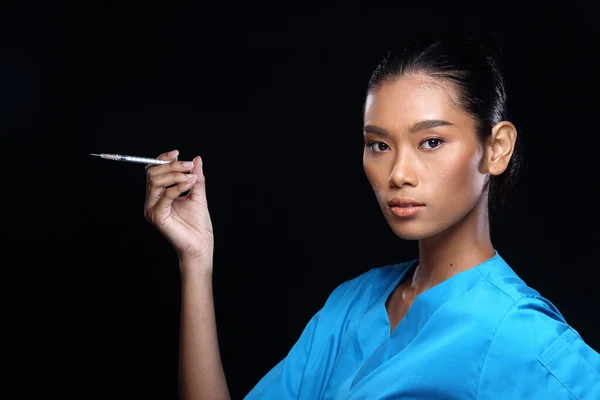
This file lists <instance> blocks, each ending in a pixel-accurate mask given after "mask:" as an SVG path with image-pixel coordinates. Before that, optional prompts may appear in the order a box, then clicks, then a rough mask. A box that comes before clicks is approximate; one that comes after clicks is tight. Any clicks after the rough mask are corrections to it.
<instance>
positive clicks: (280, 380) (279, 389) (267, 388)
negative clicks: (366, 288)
mask: <svg viewBox="0 0 600 400" xmlns="http://www.w3.org/2000/svg"><path fill="white" fill-rule="evenodd" d="M367 274H368V273H366V274H363V275H361V276H359V277H357V278H354V279H352V280H349V281H346V282H344V283H342V284H341V285H339V286H338V287H337V288H336V289H335V290H334V291H333V292H332V293H331V295H330V296H329V297H328V299H327V301H326V303H325V305H324V307H323V308H322V309H321V310H319V312H317V313H316V314H315V315H314V316H313V317H312V318H311V319H310V321H309V322H308V324H307V325H306V327H305V328H304V330H303V332H302V334H301V335H300V338H299V339H298V340H297V342H296V343H295V344H294V346H293V347H292V348H291V350H290V351H289V353H288V354H287V356H286V357H285V358H284V359H283V360H281V361H280V362H279V363H278V364H277V365H275V367H273V368H272V369H271V370H270V371H269V372H268V373H267V374H266V375H265V376H264V377H263V378H262V379H261V380H260V381H259V382H258V384H257V385H256V386H255V387H254V388H253V389H252V390H251V391H250V392H249V393H248V394H247V395H246V397H244V399H245V400H255V399H261V400H270V399H274V400H275V399H276V400H286V399H298V398H299V397H300V391H301V387H302V392H303V393H304V392H310V391H311V389H310V388H308V387H306V386H307V385H309V383H308V382H304V381H303V378H304V375H305V369H306V366H307V363H308V360H309V358H310V357H311V356H312V357H313V358H314V357H318V356H319V355H326V354H328V353H329V352H328V351H324V352H322V351H321V350H323V347H324V346H328V343H331V342H330V341H329V340H328V339H329V336H330V335H331V331H332V329H333V327H334V324H335V323H336V322H337V321H338V317H339V316H340V315H341V314H342V312H343V310H344V309H345V308H346V307H347V306H348V303H349V297H351V296H352V295H353V294H355V293H357V292H358V291H357V287H358V286H359V285H361V284H364V283H365V277H366V275H367ZM314 372H315V371H311V373H314ZM313 375H314V374H313ZM317 375H318V374H317ZM319 383H320V382H319ZM307 389H308V390H307Z"/></svg>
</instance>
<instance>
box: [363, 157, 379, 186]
mask: <svg viewBox="0 0 600 400" xmlns="http://www.w3.org/2000/svg"><path fill="white" fill-rule="evenodd" d="M363 168H364V170H365V175H367V179H368V181H369V183H370V184H371V186H372V187H373V188H374V189H376V188H379V187H380V186H381V179H382V178H381V177H380V176H379V175H380V174H379V175H378V174H377V168H376V167H375V166H374V165H373V164H371V163H366V162H363Z"/></svg>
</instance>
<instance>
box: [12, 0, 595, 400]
mask: <svg viewBox="0 0 600 400" xmlns="http://www.w3.org/2000/svg"><path fill="white" fill-rule="evenodd" d="M46 4H47V5H46V6H42V7H37V8H34V9H32V8H27V7H17V6H15V7H13V8H10V7H7V8H6V9H5V10H4V13H3V21H4V24H2V25H1V29H2V30H3V32H4V34H5V35H8V36H5V37H9V38H11V40H6V41H5V44H6V46H5V47H4V50H5V51H4V52H3V53H2V62H1V63H0V67H1V68H2V70H3V71H4V73H3V74H1V76H0V83H2V85H3V90H2V99H3V107H2V111H1V113H2V114H1V115H2V124H3V125H4V128H3V135H2V136H3V139H6V140H7V143H8V144H9V145H10V144H14V143H16V142H17V141H18V140H19V139H20V140H22V142H20V143H21V145H22V144H23V143H25V144H26V145H28V146H30V147H32V148H34V149H41V148H44V147H45V146H47V145H48V144H50V143H51V142H54V141H55V140H57V137H58V136H59V130H60V129H61V121H59V118H58V117H57V116H59V115H60V116H67V120H68V121H69V122H70V123H75V125H76V126H77V130H78V131H79V137H80V148H79V160H78V161H79V173H80V174H81V176H82V177H81V179H82V180H83V181H84V182H85V185H84V186H83V188H82V192H81V197H78V199H77V200H73V201H74V202H77V204H78V205H79V206H80V212H79V213H78V214H77V222H78V224H79V228H78V231H77V239H76V240H77V244H78V246H77V247H76V250H75V249H73V250H71V251H70V257H71V258H72V257H80V258H79V260H80V261H79V264H80V265H79V267H80V268H81V269H82V270H83V271H85V272H86V273H88V274H90V275H91V278H90V279H91V280H92V281H93V283H94V285H93V286H92V285H90V288H89V292H90V293H89V294H90V295H92V296H93V300H94V302H93V303H92V304H93V306H92V307H89V308H86V310H85V313H86V314H87V315H86V316H87V317H88V318H92V320H93V325H92V327H91V329H89V330H86V331H83V332H78V333H76V335H77V336H79V337H80V339H83V341H84V345H83V346H84V347H83V350H82V351H83V354H84V358H87V361H89V362H90V363H92V364H96V365H102V368H101V369H102V372H101V373H97V374H95V375H94V376H93V377H92V379H97V381H96V385H95V386H94V387H93V391H94V393H105V394H110V397H111V398H176V396H177V358H178V334H179V305H180V286H179V284H180V281H179V273H178V269H177V257H176V255H175V254H174V252H173V251H172V249H171V248H170V247H169V245H168V244H167V243H166V242H165V241H164V240H163V238H162V237H161V236H160V235H159V233H158V232H157V231H155V229H154V228H153V227H152V226H150V225H149V224H148V223H147V222H146V221H145V220H144V218H143V201H144V191H145V177H144V167H143V165H139V164H129V163H117V162H111V161H106V160H100V159H96V158H92V157H91V156H89V153H99V152H107V153H120V154H131V155H139V156H148V157H155V156H157V155H158V154H159V153H162V152H165V151H168V150H171V149H174V148H177V149H179V150H180V152H181V154H180V159H191V158H193V157H194V156H195V155H200V156H201V157H202V158H203V160H204V165H205V168H204V172H205V175H206V179H207V195H208V201H209V207H210V210H211V216H212V219H213V226H214V229H215V243H216V244H215V261H214V265H215V301H216V308H217V322H218V329H219V337H220V346H221V354H222V358H223V363H224V368H225V372H226V375H227V379H228V382H229V386H230V390H231V393H232V396H233V397H234V398H242V397H243V395H244V394H245V393H247V391H249V390H250V389H251V388H252V387H253V385H254V384H255V383H256V382H258V380H259V379H260V378H261V377H262V376H263V375H264V374H265V373H266V372H267V371H268V370H269V369H270V368H271V367H272V366H274V365H275V364H276V363H277V362H278V361H279V360H280V359H281V358H282V357H284V356H285V354H286V352H287V351H288V350H289V349H290V348H291V346H292V345H293V343H294V342H295V340H296V339H297V338H298V336H299V334H300V333H301V331H302V329H303V327H304V325H305V324H306V323H307V322H308V320H309V319H310V317H311V316H312V315H313V314H314V313H315V312H316V311H317V310H318V309H319V308H320V307H321V306H322V305H323V303H324V301H325V299H326V298H327V296H328V295H329V293H330V292H331V291H332V290H333V289H334V288H335V287H336V286H337V285H339V284H340V283H342V282H343V281H345V280H347V279H350V278H353V277H355V276H357V275H358V274H360V273H363V272H366V271H367V270H369V269H370V268H373V267H377V266H382V265H385V264H390V263H397V262H401V261H405V260H408V259H412V258H414V257H416V255H417V249H416V243H414V242H405V241H403V240H401V239H398V238H397V237H396V236H395V235H394V234H393V232H392V231H391V229H390V228H389V227H388V226H387V223H386V222H385V220H384V218H383V216H382V215H381V212H380V210H379V208H378V206H377V203H376V200H375V197H374V195H373V193H372V191H371V189H370V186H369V185H368V182H367V180H366V178H365V176H364V172H363V169H362V151H363V147H362V145H363V142H362V105H363V101H364V93H365V87H366V83H367V80H368V77H369V74H370V73H371V70H372V69H373V68H374V66H375V64H376V62H377V60H378V59H379V57H380V56H381V55H382V54H383V52H384V51H385V50H386V49H387V48H388V47H389V46H391V45H393V44H394V43H395V42H396V41H397V40H398V39H400V40H402V39H403V38H405V37H406V36H407V35H408V34H410V33H412V32H415V31H417V30H427V29H433V28H439V27H448V28H465V29H470V30H473V29H474V30H484V29H487V30H492V31H494V32H495V33H496V34H497V35H498V36H499V37H500V38H501V39H502V41H503V52H502V57H501V66H502V68H503V71H504V74H505V77H506V80H507V88H508V94H509V112H510V115H511V120H512V121H513V122H514V123H515V124H516V126H517V128H518V131H519V134H520V135H521V137H522V138H523V141H524V142H523V144H524V150H525V152H524V153H525V154H524V155H525V161H526V164H525V168H524V170H523V171H522V172H523V175H522V179H521V180H520V183H519V185H518V194H517V195H516V196H515V197H513V200H512V203H511V206H512V207H511V209H510V210H509V212H507V213H505V214H504V215H503V216H502V218H501V220H500V223H499V224H498V225H495V226H494V232H493V240H494V245H495V247H496V249H498V250H499V252H500V254H501V255H502V256H503V257H504V259H505V260H507V261H508V262H509V264H510V265H511V266H512V267H513V268H514V269H515V270H516V271H517V272H518V273H519V274H520V276H521V277H522V278H523V279H524V280H525V281H526V282H527V283H528V284H529V285H530V286H532V287H534V288H536V289H537V290H538V291H540V292H541V293H542V295H544V296H545V297H547V298H549V299H550V300H551V301H552V302H554V304H556V305H557V306H558V308H559V309H560V310H561V312H562V313H563V315H564V316H565V317H566V319H567V321H568V322H569V323H570V324H571V325H572V326H573V327H574V328H575V329H576V330H578V332H579V333H580V334H581V335H582V336H583V338H584V339H585V340H586V341H587V342H588V343H589V344H590V345H591V346H592V347H593V348H594V349H595V350H597V351H598V350H600V326H599V323H598V311H597V310H598V308H599V307H600V300H599V298H598V294H597V287H598V283H597V280H596V279H595V277H596V275H597V271H596V269H597V268H598V264H597V262H596V260H597V255H596V254H597V237H598V235H597V232H596V227H597V226H598V222H599V220H598V211H597V197H596V196H595V192H596V191H597V189H598V177H597V170H598V167H597V166H598V161H597V160H598V156H597V153H598V149H599V145H600V141H599V140H598V134H597V129H598V128H597V125H598V124H597V115H598V111H597V109H598V105H599V102H598V97H597V96H598V91H599V89H600V78H599V77H598V72H597V71H599V70H600V61H599V57H598V54H597V52H598V44H599V38H600V35H599V29H598V25H597V23H596V21H594V20H593V19H592V18H593V15H594V12H593V8H592V6H589V7H588V8H583V7H574V6H572V5H571V8H566V7H565V6H561V7H560V8H558V7H557V8H554V9H536V10H535V12H531V13H525V11H524V10H523V9H518V8H514V9H506V8H500V5H495V6H493V7H490V9H493V12H489V11H486V12H484V11H482V10H474V9H468V8H464V9H456V8H446V9H440V8H433V6H432V5H431V4H429V5H428V6H429V7H428V8H427V7H425V6H423V7H417V6H415V4H413V3H412V2H410V3H407V4H405V5H402V6H396V7H394V8H392V7H383V6H382V7H378V8H375V7H371V8H365V7H359V6H351V5H348V4H342V3H340V4H339V5H334V4H330V5H327V6H323V3H319V5H318V4H317V3H314V4H309V3H303V5H302V6H300V5H297V6H291V5H287V4H286V5H285V6H284V5H279V6H273V5H266V4H265V5H262V6H261V5H258V6H257V5H256V4H251V3H247V4H246V5H239V4H235V3H217V2H215V3H211V2H158V3H153V2H148V3H140V4H135V3H127V4H126V5H125V4H124V3H118V4H117V3H115V4H111V3H101V4H100V3H97V4H93V3H87V2H86V3H85V5H83V4H82V5H80V6H79V7H78V9H77V12H78V14H76V18H75V22H76V24H75V26H76V29H75V30H74V31H72V33H71V34H70V35H68V39H69V40H73V41H74V42H75V43H77V46H75V48H74V51H73V53H72V55H73V57H72V61H73V64H71V65H72V66H73V67H74V68H73V69H72V75H70V77H72V78H75V82H76V87H75V89H76V96H73V97H72V98H73V99H75V103H76V104H75V105H74V107H73V108H71V109H70V110H69V113H65V112H64V111H65V110H64V108H61V107H63V105H64V104H66V103H64V102H61V101H59V99H64V98H65V96H66V91H67V88H66V86H64V85H63V81H62V79H63V77H64V68H63V64H62V62H61V60H62V58H61V57H62V55H61V52H60V49H61V48H62V45H63V44H64V41H66V40H67V36H65V35H62V34H61V32H62V28H61V27H60V26H58V25H59V22H58V21H59V19H60V18H56V17H57V16H58V15H59V14H61V13H62V11H57V10H58V8H56V9H55V8H53V7H52V6H51V5H48V4H49V3H46ZM92 4H93V5H92ZM571 4H572V3H571ZM26 47H27V50H23V49H25V48H26ZM25 110H27V111H25ZM72 111H75V112H72ZM13 142H14V143H13ZM38 162H42V161H41V160H38ZM83 175H85V177H83ZM81 203H83V204H81ZM55 235H56V236H55V237H53V238H48V241H52V240H56V241H58V240H60V235H61V234H60V233H59V232H57V233H55ZM86 289H87V288H86ZM95 289H97V290H95ZM75 301H76V300H73V302H75ZM78 318H79V316H74V318H73V319H74V320H75V321H77V319H78ZM74 334H75V333H74Z"/></svg>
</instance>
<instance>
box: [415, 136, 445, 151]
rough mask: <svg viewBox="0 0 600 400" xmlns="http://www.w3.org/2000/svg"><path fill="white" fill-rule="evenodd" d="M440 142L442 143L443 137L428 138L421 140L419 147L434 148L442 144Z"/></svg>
mask: <svg viewBox="0 0 600 400" xmlns="http://www.w3.org/2000/svg"><path fill="white" fill-rule="evenodd" d="M442 143H444V139H441V138H429V139H425V140H424V141H422V142H421V145H420V146H419V147H422V148H424V149H425V150H434V149H436V148H438V147H440V146H441V145H442Z"/></svg>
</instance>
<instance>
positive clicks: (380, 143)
mask: <svg viewBox="0 0 600 400" xmlns="http://www.w3.org/2000/svg"><path fill="white" fill-rule="evenodd" d="M375 145H382V146H384V148H383V149H382V148H381V147H380V148H379V149H378V150H375V149H374V146H375ZM365 147H367V148H369V150H371V151H372V152H373V153H381V152H382V151H385V148H387V147H388V145H387V144H385V143H383V142H377V141H373V140H372V141H370V142H367V143H365Z"/></svg>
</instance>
